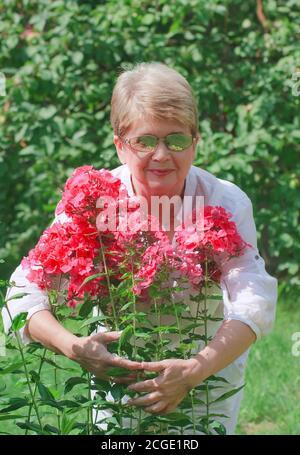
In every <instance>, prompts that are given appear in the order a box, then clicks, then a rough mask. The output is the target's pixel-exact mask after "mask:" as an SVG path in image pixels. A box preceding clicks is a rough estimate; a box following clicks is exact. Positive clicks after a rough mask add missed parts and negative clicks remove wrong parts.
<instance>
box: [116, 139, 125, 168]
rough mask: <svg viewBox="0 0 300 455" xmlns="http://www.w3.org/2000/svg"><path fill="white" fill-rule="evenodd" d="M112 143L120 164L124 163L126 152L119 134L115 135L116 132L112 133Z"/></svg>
mask: <svg viewBox="0 0 300 455" xmlns="http://www.w3.org/2000/svg"><path fill="white" fill-rule="evenodd" d="M114 144H115V146H116V149H117V154H118V157H119V160H120V161H121V163H122V164H126V154H125V150H124V149H123V143H122V141H121V139H120V138H119V136H117V135H116V134H114Z"/></svg>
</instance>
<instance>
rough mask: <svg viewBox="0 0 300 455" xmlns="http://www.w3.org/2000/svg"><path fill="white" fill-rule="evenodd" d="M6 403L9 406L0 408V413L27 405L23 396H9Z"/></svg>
mask: <svg viewBox="0 0 300 455" xmlns="http://www.w3.org/2000/svg"><path fill="white" fill-rule="evenodd" d="M8 403H9V406H7V407H6V408H3V409H1V410H0V413H1V414H4V413H5V412H10V411H15V410H16V409H20V408H24V407H25V406H28V405H29V403H28V401H27V400H26V399H25V398H10V399H9V401H8Z"/></svg>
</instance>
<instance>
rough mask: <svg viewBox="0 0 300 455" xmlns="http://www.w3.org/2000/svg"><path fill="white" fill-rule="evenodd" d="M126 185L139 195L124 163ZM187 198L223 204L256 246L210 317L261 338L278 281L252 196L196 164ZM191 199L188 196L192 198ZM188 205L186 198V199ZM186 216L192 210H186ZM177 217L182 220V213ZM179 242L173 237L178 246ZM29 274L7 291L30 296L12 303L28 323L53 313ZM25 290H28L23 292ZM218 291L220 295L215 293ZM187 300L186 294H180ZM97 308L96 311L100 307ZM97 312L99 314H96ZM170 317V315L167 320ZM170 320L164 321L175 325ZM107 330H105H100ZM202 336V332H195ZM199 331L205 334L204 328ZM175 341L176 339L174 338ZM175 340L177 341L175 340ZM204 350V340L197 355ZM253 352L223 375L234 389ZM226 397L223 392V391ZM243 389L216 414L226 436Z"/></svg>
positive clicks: (224, 278) (120, 173) (236, 266)
mask: <svg viewBox="0 0 300 455" xmlns="http://www.w3.org/2000/svg"><path fill="white" fill-rule="evenodd" d="M111 172H112V173H113V175H114V176H115V177H118V178H119V179H120V180H121V181H122V182H123V183H124V184H125V186H126V188H127V191H128V194H129V196H133V195H134V191H133V187H132V182H131V176H130V170H129V168H128V166H127V165H126V164H125V165H122V166H119V167H117V168H116V169H113V170H112V171H111ZM184 196H204V204H205V205H218V206H222V207H224V208H225V209H226V210H227V211H229V212H231V213H232V215H233V216H232V220H233V221H234V222H235V223H236V225H237V230H238V232H239V234H240V235H241V236H242V238H243V239H244V240H245V241H246V242H247V243H250V244H251V245H252V246H253V247H254V248H247V249H246V252H245V253H244V254H243V255H242V256H241V257H238V258H233V259H231V260H230V261H228V262H227V263H226V264H225V265H224V266H223V268H222V275H221V281H220V287H221V293H222V300H220V301H215V300H211V301H210V302H209V305H210V314H212V315H213V316H214V317H222V318H224V319H225V320H230V319H235V320H239V321H241V322H244V323H245V324H247V325H248V326H249V327H251V329H252V330H253V331H254V332H255V334H256V338H257V340H258V339H260V338H261V337H262V336H264V335H266V334H267V333H269V332H270V331H271V329H272V327H273V323H274V320H275V309H276V301H277V279H276V278H274V277H272V276H270V275H269V274H268V273H267V272H266V269H265V262H264V260H263V258H262V257H261V256H260V254H259V252H258V250H257V236H256V228H255V222H254V219H253V211H252V203H251V201H250V199H249V198H248V196H247V195H246V194H245V193H244V192H243V191H242V190H241V189H240V188H239V187H238V186H237V185H235V184H233V183H231V182H228V181H226V180H222V179H219V178H217V177H215V176H214V175H212V174H210V173H209V172H207V171H205V170H203V169H200V168H198V167H195V166H191V168H190V170H189V173H188V175H187V177H186V182H185V190H184ZM187 199H188V198H187ZM183 205H184V199H183ZM184 214H185V216H188V212H186V210H185V211H184ZM177 216H181V215H180V214H177ZM65 219H67V218H66V216H65V214H61V215H59V216H56V218H55V220H54V221H57V220H60V221H64V220H65ZM174 242H175V240H174V239H173V244H174ZM26 273H27V271H25V270H23V269H22V267H21V265H19V266H18V267H17V268H16V270H15V271H14V272H13V274H12V275H11V278H10V281H11V282H14V283H15V285H16V286H14V287H11V288H9V289H8V291H7V298H10V297H12V296H13V295H14V294H17V293H20V292H26V293H27V294H28V295H26V296H24V297H22V298H21V299H16V300H10V301H9V302H8V307H9V310H10V313H11V315H12V318H14V317H15V316H16V315H17V314H18V313H20V312H23V311H24V312H28V315H27V319H28V320H29V319H30V317H31V316H32V315H33V314H34V313H36V312H37V311H41V310H44V309H48V310H50V305H49V303H48V297H47V294H46V292H45V291H43V290H41V289H39V287H38V286H37V285H36V284H35V283H31V282H29V281H28V280H27V279H26V277H25V275H26ZM20 286H23V287H21V288H20ZM213 292H214V293H215V291H213ZM189 295H190V292H189V290H187V291H186V292H184V296H183V297H184V298H185V299H186V301H187V302H188V303H190V310H191V313H193V309H194V306H193V305H195V304H193V303H192V302H190V301H189V299H188V296H189ZM179 297H180V298H182V296H179ZM94 310H96V311H97V309H96V308H94ZM96 311H95V314H97V313H96ZM2 317H3V323H4V330H5V332H6V333H7V332H8V330H9V327H10V325H11V322H10V318H9V315H8V313H7V310H6V309H5V308H3V309H2ZM166 318H168V316H166ZM171 322H172V321H171V320H170V319H166V320H165V321H162V323H171ZM220 325H221V323H220V322H215V323H210V325H209V330H208V335H212V336H213V335H214V334H215V333H216V331H217V329H218V327H219V326H220ZM98 330H99V331H100V330H101V331H102V330H106V329H105V328H104V327H100V328H99V329H98ZM196 332H197V331H196ZM19 333H20V336H21V339H22V341H23V343H24V344H27V343H29V342H30V341H31V340H30V339H28V337H27V336H26V335H25V333H24V327H23V328H22V329H21V330H20V332H19ZM198 333H201V329H199V331H198ZM170 338H171V337H170ZM176 339H177V338H176V336H174V342H175V341H176ZM200 349H201V342H200V343H199V344H198V347H197V349H195V351H194V352H196V351H199V350H200ZM248 353H249V349H248V350H247V351H245V352H244V353H243V354H242V355H241V356H240V357H239V358H238V359H236V360H235V361H234V362H233V363H232V364H230V365H228V366H227V367H226V368H225V369H224V370H222V371H221V372H219V374H220V375H223V376H224V377H225V378H226V379H227V380H228V381H229V383H230V384H231V387H232V386H233V385H234V386H239V385H241V384H242V383H243V376H244V369H245V364H246V360H247V356H248ZM222 393H224V390H222ZM241 397H242V391H241V392H239V393H238V394H236V395H234V396H233V397H231V398H229V399H227V400H225V401H223V402H220V403H219V404H218V405H217V406H216V407H215V409H214V410H215V411H216V412H218V413H224V414H227V415H230V419H227V420H225V421H224V425H225V426H226V427H227V432H228V433H229V434H230V433H232V432H233V431H234V428H235V425H236V421H237V416H238V409H239V403H240V400H241Z"/></svg>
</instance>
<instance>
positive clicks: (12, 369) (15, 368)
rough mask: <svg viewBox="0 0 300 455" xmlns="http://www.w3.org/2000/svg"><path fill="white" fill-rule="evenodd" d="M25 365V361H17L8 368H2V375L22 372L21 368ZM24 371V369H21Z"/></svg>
mask: <svg viewBox="0 0 300 455" xmlns="http://www.w3.org/2000/svg"><path fill="white" fill-rule="evenodd" d="M21 367H23V362H15V363H12V364H11V365H9V366H8V367H6V368H0V375H5V374H11V373H20V368H21ZM21 371H22V370H21Z"/></svg>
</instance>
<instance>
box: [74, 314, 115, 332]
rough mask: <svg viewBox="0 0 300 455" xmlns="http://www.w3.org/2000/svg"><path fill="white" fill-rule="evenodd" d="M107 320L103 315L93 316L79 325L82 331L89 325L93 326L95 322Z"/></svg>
mask: <svg viewBox="0 0 300 455" xmlns="http://www.w3.org/2000/svg"><path fill="white" fill-rule="evenodd" d="M107 319H108V317H107V316H105V315H101V316H94V317H92V318H89V319H87V320H86V321H84V322H83V323H82V324H81V326H80V328H81V329H82V328H83V327H86V326H88V325H91V324H95V323H96V322H99V321H106V320H107Z"/></svg>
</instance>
